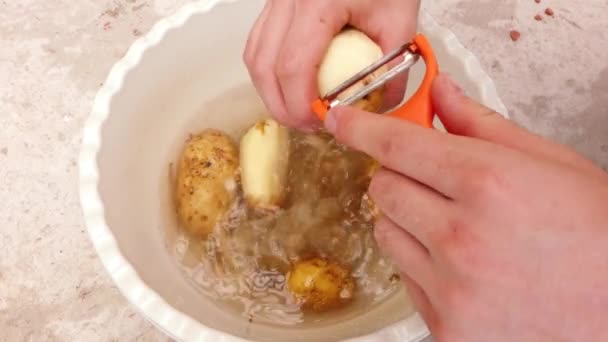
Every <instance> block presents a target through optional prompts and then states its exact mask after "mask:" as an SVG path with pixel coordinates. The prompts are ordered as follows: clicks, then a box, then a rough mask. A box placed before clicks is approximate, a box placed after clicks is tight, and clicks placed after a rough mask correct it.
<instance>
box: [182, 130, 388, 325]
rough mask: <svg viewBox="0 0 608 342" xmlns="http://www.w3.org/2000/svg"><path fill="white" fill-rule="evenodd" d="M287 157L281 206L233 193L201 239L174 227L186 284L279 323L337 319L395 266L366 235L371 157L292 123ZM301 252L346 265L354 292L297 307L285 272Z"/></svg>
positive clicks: (380, 289)
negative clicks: (262, 205)
mask: <svg viewBox="0 0 608 342" xmlns="http://www.w3.org/2000/svg"><path fill="white" fill-rule="evenodd" d="M289 163H290V164H289V165H290V166H289V168H290V170H289V180H288V189H287V198H286V202H285V205H284V206H283V209H281V210H278V211H266V212H260V211H255V210H252V209H248V208H247V205H246V202H245V200H244V199H243V197H242V196H241V195H239V198H238V200H237V201H236V203H234V205H233V207H232V208H231V210H230V211H229V215H228V217H227V218H226V219H225V220H224V222H222V223H221V224H218V225H217V226H216V229H215V231H214V233H213V234H211V235H210V236H209V237H208V238H207V239H206V240H205V241H203V240H201V239H200V238H199V239H197V238H193V237H190V236H188V235H187V234H185V233H183V234H181V236H180V237H179V238H178V240H177V243H176V251H177V255H178V258H179V260H180V264H181V265H182V266H183V267H182V268H183V270H184V272H186V274H187V275H188V276H189V278H190V279H191V280H192V282H193V284H194V285H195V286H196V287H197V288H198V289H199V290H200V291H202V292H203V293H204V294H205V295H207V296H211V297H213V298H216V299H220V300H221V301H223V302H225V303H226V305H227V307H229V308H231V309H232V310H236V311H237V312H239V313H240V314H241V315H243V316H244V317H246V318H248V319H251V320H255V321H256V322H263V323H270V324H281V325H293V324H298V323H303V322H307V321H331V320H334V319H339V318H340V317H341V316H344V315H351V314H356V313H357V312H360V311H361V310H366V309H368V308H369V306H370V305H374V303H377V302H379V301H381V300H382V299H384V298H386V297H387V296H388V295H390V294H392V293H393V291H395V290H396V289H397V286H399V285H398V281H396V277H395V268H394V267H393V265H392V263H391V262H390V261H389V260H388V259H386V258H385V257H383V256H382V255H381V254H380V252H379V250H378V248H377V246H376V243H375V241H374V239H373V223H374V208H373V204H371V202H370V201H369V199H368V198H367V195H366V194H365V193H366V190H367V188H368V186H369V181H370V175H371V171H372V168H373V161H372V160H371V159H370V158H368V157H367V156H365V155H363V154H361V153H358V152H355V151H352V150H350V149H347V148H345V147H343V146H341V145H340V144H338V143H336V141H335V140H333V139H332V138H331V137H330V136H329V135H325V134H317V135H304V134H302V133H298V132H295V131H292V132H291V144H290V161H289ZM309 257H322V258H327V259H330V260H333V261H335V262H338V263H339V264H341V265H343V266H345V267H347V268H349V269H350V270H351V274H352V276H353V278H354V279H355V281H356V284H357V288H356V292H355V295H354V298H355V300H354V301H353V302H352V303H350V304H348V306H347V307H345V308H341V309H339V310H336V311H333V312H330V313H323V314H318V313H313V312H307V311H303V310H302V309H301V307H300V303H298V302H296V301H295V300H294V299H293V298H292V296H291V294H290V293H289V290H288V288H287V284H286V280H287V275H288V272H289V270H290V268H291V265H293V264H294V263H295V262H297V261H300V260H302V259H305V258H309Z"/></svg>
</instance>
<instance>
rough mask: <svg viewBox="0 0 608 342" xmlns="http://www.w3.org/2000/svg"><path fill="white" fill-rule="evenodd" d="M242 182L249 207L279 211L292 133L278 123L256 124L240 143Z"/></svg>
mask: <svg viewBox="0 0 608 342" xmlns="http://www.w3.org/2000/svg"><path fill="white" fill-rule="evenodd" d="M240 152H241V180H242V185H243V192H244V194H245V198H246V199H247V202H248V203H249V205H250V206H252V207H254V208H262V209H275V208H278V207H280V205H281V204H282V202H283V200H284V198H285V187H286V183H287V172H288V161H289V130H288V129H287V128H286V127H283V126H281V125H280V124H279V123H277V122H276V121H275V120H272V119H267V120H262V121H260V122H258V123H256V124H255V125H254V126H253V127H251V128H250V129H249V130H248V131H247V133H245V135H244V136H243V138H242V139H241V151H240Z"/></svg>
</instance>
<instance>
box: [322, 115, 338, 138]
mask: <svg viewBox="0 0 608 342" xmlns="http://www.w3.org/2000/svg"><path fill="white" fill-rule="evenodd" d="M336 115H337V113H336V112H335V111H333V110H332V111H329V113H327V117H326V118H325V129H327V131H329V133H331V134H335V133H336V125H337V123H338V122H337V118H336Z"/></svg>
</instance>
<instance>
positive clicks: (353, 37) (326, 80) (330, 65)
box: [317, 29, 388, 112]
mask: <svg viewBox="0 0 608 342" xmlns="http://www.w3.org/2000/svg"><path fill="white" fill-rule="evenodd" d="M383 55H384V54H383V52H382V49H381V48H380V46H378V44H376V43H375V42H374V41H373V40H371V39H370V38H369V37H368V36H367V35H365V34H364V33H363V32H361V31H358V30H356V29H345V30H343V31H341V32H340V33H338V34H337V35H336V36H335V37H334V38H333V39H332V41H331V43H330V45H329V47H328V49H327V52H326V53H325V56H324V58H323V60H322V62H321V64H320V66H319V72H318V74H317V86H318V88H319V94H320V95H321V96H324V95H326V94H327V93H328V92H330V91H331V90H333V89H334V88H336V87H338V86H339V85H340V84H341V83H342V82H344V81H346V80H348V79H349V78H351V77H352V76H354V75H355V74H357V73H358V72H360V71H361V70H363V69H365V68H366V67H368V66H369V65H371V64H372V63H374V62H376V61H377V60H378V59H380V58H382V57H383ZM386 71H388V66H386V65H385V66H383V67H381V68H380V69H378V70H376V71H375V72H374V73H372V74H370V75H368V76H367V77H366V78H364V79H363V80H361V81H359V82H358V83H356V84H354V85H353V86H351V87H350V88H348V89H347V90H345V91H344V92H342V93H341V94H340V95H339V96H338V99H341V100H342V99H344V98H346V97H348V96H349V95H352V94H353V93H355V92H356V91H358V90H359V89H361V88H363V87H364V86H366V85H367V84H369V83H370V82H371V81H372V80H374V79H375V78H377V77H378V76H380V75H382V74H383V73H385V72H386ZM383 92H384V90H383V88H380V89H377V90H375V91H374V92H372V93H370V94H369V95H367V96H366V97H364V98H362V99H361V100H359V101H357V102H356V103H355V104H353V106H354V107H357V108H360V109H363V110H365V111H368V112H377V111H378V110H379V109H380V108H381V107H382V102H383V98H384V95H383Z"/></svg>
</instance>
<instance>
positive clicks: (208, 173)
mask: <svg viewBox="0 0 608 342" xmlns="http://www.w3.org/2000/svg"><path fill="white" fill-rule="evenodd" d="M237 170H238V150H237V147H236V145H235V143H234V142H233V141H232V139H231V138H230V137H229V136H227V135H226V134H224V133H222V132H219V131H216V130H211V129H210V130H206V131H204V132H202V133H201V134H198V135H196V136H193V137H192V138H191V139H190V140H189V141H188V142H187V144H186V147H185V148H184V151H183V153H182V156H181V159H180V162H179V166H178V169H177V187H176V194H175V195H176V207H177V215H178V218H179V220H180V222H181V224H182V226H183V227H184V228H185V229H186V230H187V231H188V232H190V233H192V234H193V235H197V236H206V235H207V234H209V233H211V232H212V231H213V228H214V227H215V224H216V223H217V222H218V221H219V220H221V219H222V217H223V216H224V215H225V213H226V212H227V211H228V209H229V207H230V205H231V204H232V203H233V201H234V199H235V197H236V191H235V190H236V179H235V178H236V172H237Z"/></svg>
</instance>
